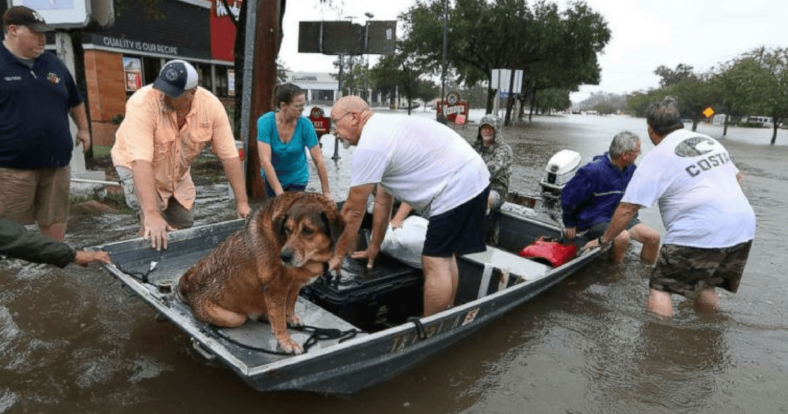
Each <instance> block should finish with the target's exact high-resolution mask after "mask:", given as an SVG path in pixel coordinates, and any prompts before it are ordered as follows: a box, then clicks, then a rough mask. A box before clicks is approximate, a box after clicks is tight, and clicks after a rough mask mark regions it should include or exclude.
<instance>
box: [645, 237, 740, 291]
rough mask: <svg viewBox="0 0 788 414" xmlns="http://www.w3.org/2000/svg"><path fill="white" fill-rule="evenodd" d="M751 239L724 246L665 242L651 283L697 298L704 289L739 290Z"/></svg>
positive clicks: (660, 289)
mask: <svg viewBox="0 0 788 414" xmlns="http://www.w3.org/2000/svg"><path fill="white" fill-rule="evenodd" d="M751 247H752V240H750V241H748V242H744V243H740V244H737V245H735V246H732V247H724V248H721V249H701V248H697V247H686V246H676V245H674V244H667V245H663V246H662V248H661V249H660V250H659V258H658V259H657V265H656V267H655V268H654V271H653V272H652V273H651V280H650V282H649V287H651V288H652V289H654V290H658V291H661V292H667V293H677V294H679V295H682V296H684V297H686V298H688V299H695V298H696V297H697V296H698V294H699V293H700V291H701V290H704V289H709V288H716V287H721V288H723V289H725V290H727V291H729V292H731V293H736V291H737V290H739V282H741V277H742V274H743V273H744V265H746V264H747V257H748V256H749V255H750V248H751Z"/></svg>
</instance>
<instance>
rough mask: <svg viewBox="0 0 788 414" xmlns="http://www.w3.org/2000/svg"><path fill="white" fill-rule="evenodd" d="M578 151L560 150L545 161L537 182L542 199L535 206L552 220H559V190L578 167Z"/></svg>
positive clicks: (561, 189)
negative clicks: (539, 179)
mask: <svg viewBox="0 0 788 414" xmlns="http://www.w3.org/2000/svg"><path fill="white" fill-rule="evenodd" d="M580 159H581V158H580V153H578V152H577V151H572V150H566V149H565V150H561V151H559V152H558V153H556V154H555V155H553V157H552V158H550V161H548V162H547V166H545V169H544V173H543V174H542V180H541V181H540V182H539V187H540V191H541V196H542V200H541V203H539V205H538V206H537V208H538V209H539V210H541V211H542V212H544V213H546V214H549V215H550V217H552V218H553V219H554V220H556V221H558V222H559V223H560V222H561V214H562V213H561V191H563V189H564V187H565V186H566V183H568V182H569V180H571V179H572V177H574V176H575V173H576V172H577V169H578V168H580Z"/></svg>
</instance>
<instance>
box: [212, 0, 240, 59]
mask: <svg viewBox="0 0 788 414" xmlns="http://www.w3.org/2000/svg"><path fill="white" fill-rule="evenodd" d="M225 1H226V2H227V6H229V9H228V7H224V2H223V1H222V0H211V2H212V3H213V5H212V6H211V15H210V16H211V19H210V20H211V57H212V58H213V59H217V60H224V61H228V62H232V61H233V60H234V59H235V53H234V52H233V49H234V48H235V31H236V29H235V24H234V23H233V20H236V21H237V20H238V14H239V13H240V12H241V4H243V2H242V1H241V0H225Z"/></svg>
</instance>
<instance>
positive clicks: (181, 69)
mask: <svg viewBox="0 0 788 414" xmlns="http://www.w3.org/2000/svg"><path fill="white" fill-rule="evenodd" d="M198 80H199V76H197V69H194V66H192V65H191V64H190V63H189V62H187V61H185V60H171V61H169V62H167V63H166V64H165V65H164V66H162V68H161V70H160V71H159V76H158V77H157V78H156V81H154V82H153V88H154V89H158V90H160V91H162V92H164V94H165V95H167V96H169V97H170V98H177V97H179V96H181V95H183V93H184V92H186V91H188V90H191V89H194V88H196V87H197V81H198Z"/></svg>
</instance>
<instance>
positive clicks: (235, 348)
mask: <svg viewBox="0 0 788 414" xmlns="http://www.w3.org/2000/svg"><path fill="white" fill-rule="evenodd" d="M568 153H571V154H568ZM562 154H563V155H562ZM559 156H562V157H563V158H561V157H559ZM567 164H571V165H567ZM578 164H579V155H578V154H577V153H574V152H572V151H566V150H564V151H562V152H559V153H558V154H556V156H554V157H553V158H552V159H551V161H550V163H548V166H547V168H546V171H545V176H544V178H543V179H542V181H541V182H540V189H541V193H537V194H535V195H533V196H522V195H518V194H513V195H512V197H510V200H509V201H507V202H506V203H504V205H503V208H502V210H501V214H500V218H499V220H500V239H499V243H498V246H496V247H491V246H488V249H487V251H485V252H483V253H477V254H470V255H465V256H462V257H460V258H459V261H458V262H459V263H458V264H459V272H460V280H459V283H460V286H459V287H458V292H457V297H456V300H455V304H454V306H453V307H452V308H450V309H447V310H445V311H443V312H440V313H438V314H435V315H432V316H429V317H421V315H422V301H423V296H422V295H423V290H422V289H423V274H422V272H421V270H420V269H417V268H414V267H411V266H409V265H407V264H404V263H402V262H400V261H398V260H396V259H393V258H391V257H388V256H385V255H381V257H379V258H378V260H377V261H376V263H375V268H374V269H373V270H367V269H366V267H365V264H360V263H357V262H356V261H355V260H353V259H346V260H345V263H343V268H342V277H341V278H337V277H333V278H331V279H329V278H325V277H322V278H319V279H318V280H317V281H316V282H315V283H313V284H311V285H309V286H307V287H305V288H304V289H303V290H302V292H301V296H300V297H299V301H298V303H297V306H296V313H297V314H298V315H299V316H300V317H301V319H302V321H303V322H304V323H305V325H307V327H308V328H307V329H306V330H305V331H302V330H295V329H293V328H290V333H291V335H292V337H293V338H294V339H295V340H296V341H298V342H299V343H302V344H304V347H305V349H307V351H306V352H305V353H303V354H301V355H284V354H281V353H280V352H278V349H277V342H276V340H275V339H274V337H273V335H272V334H271V330H270V326H269V325H268V324H266V323H261V322H253V321H247V322H246V324H244V325H243V326H241V327H238V328H231V329H227V328H217V327H214V326H209V325H207V324H204V323H202V322H200V321H198V320H196V319H195V318H194V316H193V315H192V313H191V309H190V308H189V306H188V305H187V304H185V303H183V302H181V301H179V300H178V299H177V298H176V295H175V294H173V290H174V289H175V288H176V287H177V281H178V278H179V277H180V276H181V275H182V274H183V273H184V272H186V271H187V270H188V269H189V268H190V267H191V266H192V265H193V264H194V263H196V262H197V261H198V260H199V259H200V258H202V257H203V256H205V255H207V254H208V253H209V252H210V251H211V250H212V249H213V248H214V247H215V246H217V245H218V244H219V243H221V242H222V240H224V239H225V238H226V237H227V236H228V235H229V234H230V233H232V232H234V231H235V230H237V229H239V228H241V227H242V225H243V220H233V221H227V222H222V223H217V224H211V225H206V226H200V227H195V228H191V229H186V230H180V231H175V232H172V233H170V235H169V242H168V244H169V248H168V249H167V250H166V251H160V252H157V251H156V250H153V249H151V248H150V243H149V241H147V240H143V239H133V240H128V241H122V242H116V243H108V244H105V245H101V246H95V247H93V248H92V250H99V249H100V250H106V251H107V252H109V253H110V255H111V256H112V259H113V261H114V263H113V264H110V265H105V268H106V269H107V270H108V271H109V272H110V273H112V274H113V275H114V276H115V277H117V278H118V279H119V280H121V281H122V282H123V283H124V284H125V286H127V287H128V288H129V289H130V290H132V291H133V292H134V293H136V294H137V295H138V296H139V297H141V298H142V299H143V300H144V301H145V302H147V303H148V304H149V305H150V306H152V307H153V308H154V309H155V310H156V312H157V313H158V314H159V315H161V316H163V317H164V318H166V319H167V320H169V321H170V322H172V323H174V324H175V325H177V326H178V327H179V328H180V329H181V330H183V331H184V332H185V333H186V334H187V335H188V336H189V337H190V338H191V345H192V346H193V347H194V349H195V350H197V351H198V352H199V353H200V354H201V355H202V356H203V357H205V358H207V359H211V360H219V361H221V362H222V363H223V364H224V365H226V366H227V367H229V368H230V369H232V370H233V371H234V372H235V373H236V374H237V375H238V376H240V377H241V378H242V379H243V380H244V381H245V382H246V383H247V384H248V385H250V386H252V387H253V388H255V389H257V390H260V391H279V390H301V391H313V392H322V393H338V394H346V393H353V392H356V391H359V390H360V389H362V388H365V387H368V386H371V385H374V384H377V383H380V382H383V381H385V380H388V379H390V378H392V377H394V376H396V375H397V374H399V373H401V372H403V371H405V370H407V369H409V368H411V367H413V366H414V365H415V364H417V363H419V362H421V361H423V360H425V359H427V358H428V357H430V356H431V355H433V354H435V353H436V352H438V351H440V350H442V349H444V348H446V347H448V346H450V345H452V344H454V343H456V342H458V341H460V340H462V339H463V338H465V337H467V336H468V335H470V334H471V333H473V332H474V331H476V330H478V329H479V328H481V327H482V326H484V325H486V324H487V323H489V322H491V321H493V320H494V319H496V318H498V317H499V316H501V315H503V314H504V313H506V312H508V311H509V310H511V309H513V308H514V307H516V306H518V305H520V304H522V303H524V302H526V301H528V300H529V299H531V298H533V297H535V296H536V295H538V294H540V293H541V292H543V291H545V290H546V289H548V288H550V287H552V286H554V285H556V284H558V283H559V282H561V281H562V280H564V279H565V278H566V277H568V276H569V275H571V274H572V273H574V272H575V271H577V270H578V269H581V268H582V267H583V266H585V265H586V264H588V263H589V262H591V261H592V260H594V258H595V257H597V256H598V255H599V253H600V250H599V249H593V250H591V251H587V252H584V253H582V254H578V255H576V256H574V257H573V258H571V259H570V260H568V261H567V262H566V263H563V264H560V265H559V266H557V267H554V266H552V265H550V264H549V263H548V262H544V261H541V260H538V259H526V258H524V257H521V256H520V255H519V254H518V253H519V252H520V251H521V250H522V249H523V248H524V247H525V246H528V245H530V244H532V243H534V242H535V241H536V240H537V239H539V238H540V237H547V238H553V239H559V238H560V237H561V233H562V230H561V226H560V224H559V222H558V221H557V219H558V218H559V217H560V190H561V188H562V187H563V183H565V182H566V181H568V178H570V177H571V175H573V174H574V171H575V170H576V168H577V166H578ZM557 208H558V209H559V210H556V209H557ZM365 221H367V222H369V220H365ZM362 227H363V226H362ZM363 231H368V230H365V229H364V228H362V232H363ZM362 239H363V238H362ZM152 268H154V270H153V271H151V269H152Z"/></svg>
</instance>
